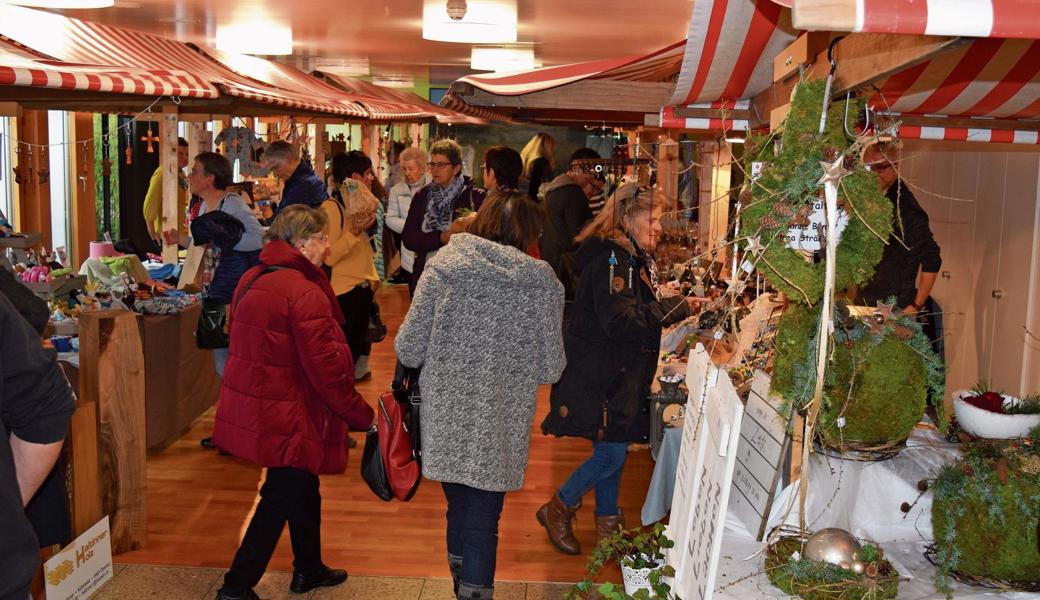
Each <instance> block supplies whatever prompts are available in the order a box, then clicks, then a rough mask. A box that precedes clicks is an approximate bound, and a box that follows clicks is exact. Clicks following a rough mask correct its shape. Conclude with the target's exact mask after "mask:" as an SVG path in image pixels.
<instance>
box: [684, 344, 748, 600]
mask: <svg viewBox="0 0 1040 600" xmlns="http://www.w3.org/2000/svg"><path fill="white" fill-rule="evenodd" d="M695 358H696V360H694V359H693V358H691V360H690V362H689V370H688V375H687V382H693V384H696V383H700V385H699V386H696V387H695V385H693V384H688V387H689V389H690V398H689V400H688V402H689V404H688V405H687V406H688V407H689V408H688V412H687V417H686V421H685V424H684V426H683V441H682V447H681V449H680V451H679V463H678V468H677V470H676V483H675V492H674V495H673V497H672V516H671V520H670V523H671V524H670V525H669V535H670V536H672V537H673V539H675V542H676V544H675V547H674V548H672V549H671V551H670V553H669V562H670V563H671V564H672V566H673V567H675V573H676V575H675V585H674V586H673V588H674V589H675V590H676V594H677V595H678V596H680V597H682V598H684V599H685V600H710V598H711V597H712V594H713V593H714V590H715V575H716V571H717V570H718V565H719V555H720V553H721V551H722V533H723V530H724V529H725V523H726V509H727V503H728V501H729V492H730V487H731V486H730V481H731V480H732V478H733V469H734V466H735V465H736V459H737V453H736V449H737V440H738V438H739V436H740V421H741V416H742V415H743V413H744V405H743V404H742V403H741V401H740V397H739V396H737V391H736V390H735V389H734V388H733V384H732V383H731V382H730V380H729V376H728V375H726V374H725V373H724V372H722V371H719V370H718V369H716V368H715V367H714V366H712V365H710V362H709V361H708V357H707V353H706V352H705V351H704V348H703V347H702V346H700V345H698V346H697V348H696V350H695ZM705 363H708V364H705ZM676 508H678V512H676Z"/></svg>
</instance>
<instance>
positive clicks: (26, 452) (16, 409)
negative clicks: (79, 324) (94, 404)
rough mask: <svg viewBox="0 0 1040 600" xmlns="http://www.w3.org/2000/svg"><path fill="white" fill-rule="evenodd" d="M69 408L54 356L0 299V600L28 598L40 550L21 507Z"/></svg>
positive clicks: (50, 458)
mask: <svg viewBox="0 0 1040 600" xmlns="http://www.w3.org/2000/svg"><path fill="white" fill-rule="evenodd" d="M75 408H76V406H75V401H74V399H73V396H72V390H71V388H69V385H68V382H66V381H65V378H64V376H62V374H61V371H60V370H59V369H58V363H57V360H56V357H55V354H54V351H53V350H51V351H47V350H44V348H43V347H42V346H41V345H40V338H39V336H38V335H36V333H35V332H34V331H33V330H32V327H30V325H29V323H28V322H27V321H26V320H25V319H23V318H22V317H21V316H20V315H19V314H18V312H17V311H16V310H15V308H14V306H13V305H12V304H11V303H10V301H8V300H7V297H6V296H4V295H2V294H0V531H3V534H2V535H0V556H2V557H3V559H2V560H0V600H24V599H25V598H28V597H29V586H30V584H31V583H32V578H33V573H35V571H36V568H37V566H38V565H39V560H40V545H39V542H38V541H37V539H36V535H35V534H33V529H32V527H31V526H30V524H29V521H28V519H27V518H26V516H25V505H26V504H28V502H29V500H30V499H31V498H32V497H33V495H34V494H35V493H36V490H37V489H38V488H39V486H40V484H41V483H42V482H43V480H44V479H45V478H46V477H47V474H48V473H50V470H51V467H53V466H54V463H55V461H56V460H57V459H58V454H59V453H60V452H61V445H62V441H63V440H64V439H65V435H66V433H67V431H68V427H69V418H70V417H71V416H72V413H73V411H74V410H75Z"/></svg>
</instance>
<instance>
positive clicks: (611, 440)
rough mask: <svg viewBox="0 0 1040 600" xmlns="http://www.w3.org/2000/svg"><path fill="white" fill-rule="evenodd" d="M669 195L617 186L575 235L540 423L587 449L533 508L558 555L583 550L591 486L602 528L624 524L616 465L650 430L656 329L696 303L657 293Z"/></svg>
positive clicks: (545, 430)
mask: <svg viewBox="0 0 1040 600" xmlns="http://www.w3.org/2000/svg"><path fill="white" fill-rule="evenodd" d="M666 203H667V201H666V198H665V197H664V194H663V192H661V191H660V190H658V191H656V192H655V191H654V190H651V189H649V188H643V187H638V186H637V185H636V184H626V185H623V186H621V187H620V188H618V190H617V191H616V192H615V193H614V195H613V197H611V199H610V200H609V201H608V202H607V204H606V206H605V207H604V208H603V211H602V212H600V214H599V215H597V216H596V217H595V218H594V219H593V220H592V221H590V222H589V223H588V225H586V226H585V228H584V229H583V230H582V232H581V234H579V235H578V238H577V241H578V243H579V244H580V246H579V247H578V250H577V252H576V263H577V270H578V272H579V277H578V284H577V289H576V292H575V299H574V305H573V310H572V314H571V317H570V322H569V324H568V326H567V331H565V332H564V346H565V348H566V353H567V369H566V370H565V371H564V372H563V376H562V377H561V378H560V381H559V382H558V383H556V384H555V385H554V386H553V388H552V393H551V395H550V411H549V414H548V416H546V418H545V420H544V421H543V422H542V432H543V433H546V434H550V433H551V434H554V435H556V436H558V437H560V436H570V437H581V438H585V439H588V440H590V441H591V442H592V456H591V457H590V458H589V459H588V460H587V461H586V462H585V463H584V464H582V465H581V466H580V467H578V468H577V469H576V470H575V471H574V472H573V473H572V474H571V476H570V477H569V478H568V480H567V482H566V483H564V484H563V486H562V487H561V488H560V489H559V491H558V492H556V493H554V494H553V496H552V498H551V499H550V500H549V502H547V503H546V504H544V505H543V506H542V507H541V508H540V509H539V510H538V512H537V518H538V522H539V523H540V524H541V525H542V526H543V527H545V529H546V531H547V533H548V535H549V541H550V542H551V543H552V544H553V545H554V546H555V547H556V548H557V549H558V550H560V551H561V552H563V553H565V554H580V553H581V546H580V545H579V544H578V540H577V539H576V538H575V537H574V532H573V529H572V526H573V522H574V517H575V513H576V512H577V510H578V509H579V508H581V499H582V496H584V495H585V494H586V493H587V492H588V491H589V490H593V489H594V490H595V492H596V511H595V512H596V530H597V532H598V534H599V536H600V537H604V536H606V535H609V534H610V532H612V531H613V530H615V529H617V528H618V527H619V526H623V521H622V514H621V509H620V508H619V507H618V489H619V487H620V483H621V471H622V468H623V467H624V465H625V459H626V457H627V455H628V445H629V444H630V443H646V442H647V440H648V439H649V427H650V415H649V411H648V405H647V400H646V398H647V394H649V392H650V383H651V381H652V379H653V376H654V372H655V371H656V369H657V356H658V352H659V350H660V346H661V329H662V328H663V327H667V326H670V325H673V324H675V323H678V322H679V321H682V320H683V319H685V318H687V317H689V316H691V315H693V314H694V313H696V312H697V310H698V307H699V305H700V303H701V302H703V299H701V298H684V297H682V296H676V297H670V298H669V297H662V296H661V295H660V293H659V290H658V280H657V267H656V265H655V264H654V260H653V258H652V257H651V256H650V253H651V252H653V250H654V247H655V246H656V244H657V239H658V237H659V236H660V234H661V224H660V217H661V213H662V212H663V210H664V209H665V207H666Z"/></svg>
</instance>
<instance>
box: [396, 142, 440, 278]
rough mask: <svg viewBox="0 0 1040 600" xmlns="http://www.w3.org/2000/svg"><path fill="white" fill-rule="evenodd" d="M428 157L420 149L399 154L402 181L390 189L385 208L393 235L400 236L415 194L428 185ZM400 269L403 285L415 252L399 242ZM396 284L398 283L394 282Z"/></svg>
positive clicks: (411, 265) (410, 271) (412, 264)
mask: <svg viewBox="0 0 1040 600" xmlns="http://www.w3.org/2000/svg"><path fill="white" fill-rule="evenodd" d="M428 160H429V157H428V156H427V155H426V153H425V152H423V150H422V149H421V148H414V147H413V148H405V149H404V151H402V152H401V173H402V174H403V179H402V180H401V181H398V182H397V183H396V184H395V185H394V186H393V187H391V188H390V200H389V202H388V203H387V207H386V226H387V228H388V229H390V230H391V231H393V232H394V233H396V234H398V235H400V234H401V232H403V231H404V224H405V221H406V220H408V209H409V207H411V205H412V198H413V197H414V196H415V194H416V192H418V191H419V190H421V189H422V188H424V187H425V186H427V185H429V184H430V181H432V180H431V179H430V173H429V171H427V170H426V163H427V161H428ZM400 247H401V269H402V271H403V273H402V275H403V276H404V277H405V278H406V279H405V281H404V282H405V283H407V281H408V280H409V279H411V276H412V269H413V266H414V264H415V252H412V251H411V250H409V249H408V248H407V247H405V245H404V242H401V246H400ZM395 283H398V282H395Z"/></svg>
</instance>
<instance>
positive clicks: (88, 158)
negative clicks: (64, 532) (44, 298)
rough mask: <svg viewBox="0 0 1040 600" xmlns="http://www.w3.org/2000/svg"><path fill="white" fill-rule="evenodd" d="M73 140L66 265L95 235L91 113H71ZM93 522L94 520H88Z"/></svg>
mask: <svg viewBox="0 0 1040 600" xmlns="http://www.w3.org/2000/svg"><path fill="white" fill-rule="evenodd" d="M69 137H70V138H71V139H73V140H87V141H86V142H83V143H77V144H75V145H74V146H71V147H70V152H71V153H72V156H71V158H72V161H71V165H72V215H70V221H71V222H72V241H71V243H70V244H69V249H68V252H69V263H68V264H69V265H70V266H76V265H79V264H80V263H82V262H83V261H84V260H86V258H87V257H88V256H89V255H90V242H91V241H92V240H94V239H96V238H97V187H96V186H95V179H96V178H95V173H94V115H93V114H91V113H74V114H73V117H72V134H71V135H70V136H69ZM91 525H93V523H91Z"/></svg>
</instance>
